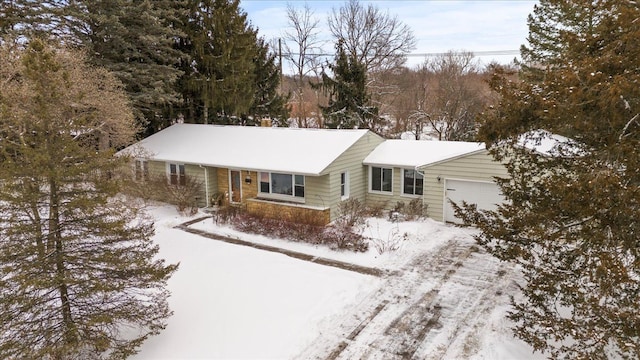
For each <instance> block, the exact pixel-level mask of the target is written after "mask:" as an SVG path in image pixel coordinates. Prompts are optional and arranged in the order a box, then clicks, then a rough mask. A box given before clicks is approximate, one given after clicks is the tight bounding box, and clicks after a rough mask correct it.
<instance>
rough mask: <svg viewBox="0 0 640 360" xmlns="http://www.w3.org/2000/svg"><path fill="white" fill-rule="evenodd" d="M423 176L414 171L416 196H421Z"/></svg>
mask: <svg viewBox="0 0 640 360" xmlns="http://www.w3.org/2000/svg"><path fill="white" fill-rule="evenodd" d="M423 184H424V176H423V175H422V174H420V173H419V172H417V171H416V195H422V188H423Z"/></svg>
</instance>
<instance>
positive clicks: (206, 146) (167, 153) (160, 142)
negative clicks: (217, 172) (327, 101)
mask: <svg viewBox="0 0 640 360" xmlns="http://www.w3.org/2000/svg"><path fill="white" fill-rule="evenodd" d="M367 132H368V130H329V129H293V128H274V127H249V126H220V125H202V124H176V125H172V126H170V127H168V128H166V129H164V130H162V131H160V132H158V133H155V134H153V135H151V136H149V137H148V138H146V139H144V140H142V141H140V142H138V143H136V144H134V145H131V146H129V147H128V148H126V149H124V150H122V151H121V153H125V154H130V155H132V156H139V155H137V154H144V155H146V157H148V158H149V159H152V160H159V161H166V162H177V163H186V164H196V165H206V166H215V167H225V168H235V169H242V170H264V171H272V172H285V173H296V174H301V175H322V172H323V171H324V170H325V169H326V168H327V167H328V166H329V165H330V164H331V163H332V162H333V161H334V160H335V159H336V158H337V157H338V156H340V155H341V154H342V153H344V152H345V151H346V150H347V149H348V148H349V147H350V146H351V145H353V144H354V143H355V142H356V141H358V140H359V139H360V138H361V137H363V136H365V134H366V133H367ZM140 157H142V156H140Z"/></svg>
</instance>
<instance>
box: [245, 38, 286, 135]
mask: <svg viewBox="0 0 640 360" xmlns="http://www.w3.org/2000/svg"><path fill="white" fill-rule="evenodd" d="M253 62H254V64H255V81H256V89H255V94H254V99H253V103H252V105H251V108H250V109H249V111H248V116H243V122H244V124H245V125H248V124H255V123H259V122H260V119H262V118H265V117H266V118H270V119H272V120H273V121H274V122H276V123H278V124H284V125H286V124H287V119H288V117H289V116H288V114H289V111H288V107H287V102H288V101H289V96H282V95H281V94H280V93H279V91H278V88H279V86H280V80H281V78H280V69H279V67H278V64H277V63H276V55H275V54H274V53H271V52H270V51H269V45H268V44H267V43H266V42H265V41H264V39H263V38H259V39H258V41H257V43H256V55H255V59H254V61H253Z"/></svg>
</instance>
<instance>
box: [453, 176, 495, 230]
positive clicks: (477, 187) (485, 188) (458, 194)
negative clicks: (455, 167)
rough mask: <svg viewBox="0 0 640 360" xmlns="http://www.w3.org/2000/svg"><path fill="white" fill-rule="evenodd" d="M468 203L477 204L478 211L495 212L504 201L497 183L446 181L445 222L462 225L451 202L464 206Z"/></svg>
mask: <svg viewBox="0 0 640 360" xmlns="http://www.w3.org/2000/svg"><path fill="white" fill-rule="evenodd" d="M463 201H466V202H467V203H469V204H476V205H477V206H478V209H482V210H495V209H496V207H497V205H498V204H500V203H502V202H503V201H504V197H503V196H502V194H501V193H500V188H499V187H498V185H497V184H496V183H495V182H489V181H472V180H459V179H444V204H443V207H444V221H445V222H451V223H457V224H459V223H461V222H462V221H461V220H460V219H459V218H457V217H456V215H455V211H454V210H453V206H452V205H451V202H454V203H456V204H458V205H462V202H463Z"/></svg>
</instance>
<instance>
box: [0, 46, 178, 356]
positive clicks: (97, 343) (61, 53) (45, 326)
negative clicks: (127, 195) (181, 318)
mask: <svg viewBox="0 0 640 360" xmlns="http://www.w3.org/2000/svg"><path fill="white" fill-rule="evenodd" d="M0 84H1V85H0V86H1V87H0V94H1V95H0V139H2V140H0V169H1V170H0V213H1V214H2V217H0V354H1V355H2V356H1V357H2V358H9V359H72V358H73V359H81V358H82V359H99V358H125V357H127V356H128V355H131V354H133V353H135V352H136V349H137V348H138V347H139V346H140V344H141V343H142V342H143V341H144V340H145V339H146V338H147V337H148V336H150V335H154V334H157V333H158V332H159V331H160V330H161V329H163V328H164V326H165V319H166V318H167V317H168V316H169V315H170V311H169V308H168V304H167V297H168V291H167V290H166V289H165V286H166V282H167V280H168V278H169V276H170V275H171V274H172V273H173V271H174V270H175V268H176V267H175V266H174V265H169V266H167V265H165V264H164V262H163V261H162V260H158V259H155V257H156V256H157V254H158V247H157V246H156V245H154V244H153V243H152V241H151V236H152V234H153V223H152V222H151V221H150V220H147V219H145V218H144V217H142V216H141V213H140V209H139V208H138V207H137V206H136V205H135V204H133V203H131V202H128V201H126V199H123V198H121V197H119V196H117V194H118V192H119V188H120V182H118V181H116V179H115V178H114V174H116V173H117V171H118V170H119V169H120V168H122V167H123V165H124V161H125V160H126V159H123V158H118V157H114V156H113V150H112V149H113V148H114V147H119V146H124V145H126V144H128V143H130V142H131V141H132V139H133V137H134V135H135V133H136V130H137V129H136V128H135V126H134V124H135V121H134V117H133V115H132V113H131V111H130V110H129V108H128V106H127V104H128V100H127V96H126V94H125V93H124V92H123V91H122V90H121V88H120V86H119V83H118V82H117V80H116V79H115V78H114V77H113V76H112V75H111V74H109V73H108V72H107V71H105V70H102V69H100V68H95V67H90V66H87V65H86V64H85V63H84V56H83V54H81V53H79V52H76V51H71V50H66V49H61V48H57V47H53V46H50V45H47V44H46V43H45V42H43V41H40V40H37V39H31V41H30V42H29V45H28V46H27V48H26V49H24V48H19V47H18V45H11V44H10V43H5V44H4V45H3V46H2V47H1V48H0Z"/></svg>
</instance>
